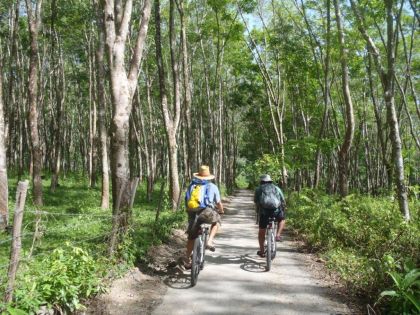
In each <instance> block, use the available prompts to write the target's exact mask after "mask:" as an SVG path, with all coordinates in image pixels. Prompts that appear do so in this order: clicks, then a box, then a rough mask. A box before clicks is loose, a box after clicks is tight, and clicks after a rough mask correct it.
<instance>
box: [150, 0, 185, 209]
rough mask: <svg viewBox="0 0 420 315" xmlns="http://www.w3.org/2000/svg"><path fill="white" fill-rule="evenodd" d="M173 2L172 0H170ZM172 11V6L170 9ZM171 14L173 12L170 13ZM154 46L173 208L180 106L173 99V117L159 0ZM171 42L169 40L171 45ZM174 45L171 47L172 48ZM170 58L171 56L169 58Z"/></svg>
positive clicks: (177, 181) (156, 6)
mask: <svg viewBox="0 0 420 315" xmlns="http://www.w3.org/2000/svg"><path fill="white" fill-rule="evenodd" d="M171 3H173V0H171ZM171 12H173V7H172V9H171ZM171 15H173V13H171ZM155 23H156V33H155V46H156V61H157V65H158V74H159V91H160V103H161V109H162V114H163V119H164V123H165V130H166V137H167V139H168V158H169V186H170V198H171V203H172V209H173V210H175V209H176V207H177V205H178V198H179V189H180V188H179V179H178V149H177V139H176V134H177V130H178V125H179V119H180V107H179V105H180V104H179V103H178V102H177V101H175V113H174V115H173V118H172V117H171V113H170V111H169V108H168V98H167V95H166V84H165V71H164V66H163V58H162V42H161V27H160V23H161V19H160V2H159V0H155ZM170 28H173V24H172V23H170ZM172 45H173V42H172V40H171V46H172ZM174 48H175V47H172V49H174ZM171 59H172V58H171ZM172 66H173V67H174V60H173V59H172Z"/></svg>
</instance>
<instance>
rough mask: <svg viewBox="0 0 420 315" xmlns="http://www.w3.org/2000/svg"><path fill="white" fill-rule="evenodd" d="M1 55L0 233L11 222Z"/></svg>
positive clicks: (0, 58)
mask: <svg viewBox="0 0 420 315" xmlns="http://www.w3.org/2000/svg"><path fill="white" fill-rule="evenodd" d="M2 57H3V56H1V54H0V231H1V230H4V229H5V228H6V226H7V225H8V222H9V207H8V200H9V187H8V183H7V163H6V160H7V158H6V153H7V152H6V143H5V132H4V127H5V126H4V103H3V66H2V60H3V58H2Z"/></svg>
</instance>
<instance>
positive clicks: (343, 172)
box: [334, 0, 354, 197]
mask: <svg viewBox="0 0 420 315" xmlns="http://www.w3.org/2000/svg"><path fill="white" fill-rule="evenodd" d="M334 7H335V18H336V21H337V31H338V34H337V35H338V41H339V44H340V61H341V71H342V88H343V96H344V102H345V104H346V133H345V136H344V142H343V144H342V145H341V148H340V152H339V155H338V159H339V162H338V163H339V190H340V195H341V197H345V196H347V195H348V193H349V187H348V169H349V168H348V166H349V157H350V148H351V146H352V142H353V136H354V113H353V102H352V99H351V95H350V86H349V71H348V66H347V51H346V48H345V43H344V34H343V29H342V27H341V12H340V7H339V4H338V0H334Z"/></svg>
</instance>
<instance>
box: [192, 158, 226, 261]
mask: <svg viewBox="0 0 420 315" xmlns="http://www.w3.org/2000/svg"><path fill="white" fill-rule="evenodd" d="M212 179H214V175H212V174H211V173H210V168H209V167H208V166H207V165H201V166H200V169H199V171H198V172H197V173H194V174H193V179H192V181H191V183H190V185H189V186H188V189H187V192H186V194H185V203H186V208H187V213H188V229H187V233H188V241H187V249H186V259H185V262H184V266H185V267H186V268H187V269H189V268H191V253H192V250H193V246H194V240H195V239H196V238H197V236H198V231H199V229H200V224H201V223H208V224H211V228H210V235H209V239H208V241H207V244H206V248H207V249H209V250H210V251H212V252H214V251H215V250H216V248H215V247H214V243H213V239H214V236H215V235H216V233H217V231H218V229H219V226H220V224H221V219H220V214H223V213H224V211H223V204H222V200H221V198H220V192H219V188H218V187H217V186H216V185H215V184H213V183H212V182H211V180H212Z"/></svg>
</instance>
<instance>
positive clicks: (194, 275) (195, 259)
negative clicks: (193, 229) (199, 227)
mask: <svg viewBox="0 0 420 315" xmlns="http://www.w3.org/2000/svg"><path fill="white" fill-rule="evenodd" d="M200 241H201V240H200V237H197V238H196V239H195V241H194V248H193V256H192V263H191V286H192V287H193V286H195V285H196V284H197V281H198V274H199V273H200V251H201V250H200V247H201V244H200V243H201V242H200Z"/></svg>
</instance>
